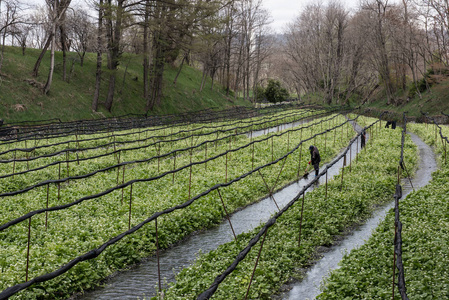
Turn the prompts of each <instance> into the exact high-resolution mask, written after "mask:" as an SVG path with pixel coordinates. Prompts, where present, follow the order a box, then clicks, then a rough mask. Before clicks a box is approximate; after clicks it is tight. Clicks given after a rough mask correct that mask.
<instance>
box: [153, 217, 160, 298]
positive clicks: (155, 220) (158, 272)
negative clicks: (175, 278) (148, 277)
mask: <svg viewBox="0 0 449 300" xmlns="http://www.w3.org/2000/svg"><path fill="white" fill-rule="evenodd" d="M154 225H155V227H156V258H157V277H158V282H159V293H161V292H162V283H161V267H160V264H159V236H158V231H157V218H156V219H154Z"/></svg>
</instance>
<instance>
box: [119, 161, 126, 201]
mask: <svg viewBox="0 0 449 300" xmlns="http://www.w3.org/2000/svg"><path fill="white" fill-rule="evenodd" d="M124 183H125V165H123V171H122V184H124ZM124 188H125V187H122V200H121V201H120V204H123V189H124Z"/></svg>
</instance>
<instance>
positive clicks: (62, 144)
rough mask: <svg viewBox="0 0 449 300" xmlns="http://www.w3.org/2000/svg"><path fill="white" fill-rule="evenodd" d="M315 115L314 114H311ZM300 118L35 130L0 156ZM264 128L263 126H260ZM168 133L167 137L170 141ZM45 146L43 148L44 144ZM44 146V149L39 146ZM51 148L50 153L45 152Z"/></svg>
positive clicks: (9, 144)
mask: <svg viewBox="0 0 449 300" xmlns="http://www.w3.org/2000/svg"><path fill="white" fill-rule="evenodd" d="M309 111H312V110H309ZM306 112H307V111H302V112H301V111H300V112H299V113H300V114H304V113H306ZM294 114H298V110H297V109H295V110H287V111H285V112H275V111H273V112H272V113H270V114H265V115H260V116H252V117H248V118H240V119H239V120H235V121H226V122H214V123H210V122H207V123H203V122H200V121H198V122H195V123H186V124H170V125H163V126H154V127H147V128H141V127H135V128H134V127H133V128H128V129H126V130H121V131H108V132H99V133H93V134H82V133H76V132H75V133H73V134H68V135H63V136H55V137H51V136H43V137H38V134H37V133H38V132H39V128H37V129H36V132H37V133H36V134H35V135H34V136H33V138H29V139H20V140H17V141H15V140H12V141H5V142H2V143H0V150H1V151H0V156H2V157H4V156H5V154H9V157H8V158H9V159H12V158H14V157H15V158H16V159H18V158H22V159H25V158H28V159H29V158H30V157H31V158H32V157H34V156H39V155H48V154H52V153H55V152H57V151H61V150H72V151H76V150H78V151H84V150H83V149H84V148H88V147H110V145H111V144H112V142H114V143H115V144H118V145H120V143H122V144H123V143H126V142H132V141H135V140H136V139H138V140H141V141H143V139H142V137H145V138H148V136H150V138H151V137H154V138H159V139H164V138H168V137H170V136H173V135H174V136H175V137H176V136H188V135H190V134H193V133H194V132H195V131H201V132H203V131H205V132H209V131H212V130H216V129H222V130H226V129H229V128H234V127H235V126H237V125H238V124H247V125H248V124H250V123H256V122H259V123H260V122H269V121H270V120H271V121H277V120H279V118H284V117H288V116H289V115H290V116H291V115H294ZM261 124H263V123H261ZM167 133H168V135H169V136H168V137H167ZM42 142H43V144H42ZM70 143H72V145H74V144H75V145H76V148H70ZM40 144H41V145H40ZM46 148H50V149H46Z"/></svg>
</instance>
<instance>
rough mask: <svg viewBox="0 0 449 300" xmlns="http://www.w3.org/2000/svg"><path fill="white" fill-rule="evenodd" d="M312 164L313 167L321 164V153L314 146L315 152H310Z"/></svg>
mask: <svg viewBox="0 0 449 300" xmlns="http://www.w3.org/2000/svg"><path fill="white" fill-rule="evenodd" d="M310 162H311V164H312V165H315V164H319V163H320V162H321V157H320V152H319V151H318V148H317V147H315V146H313V150H310Z"/></svg>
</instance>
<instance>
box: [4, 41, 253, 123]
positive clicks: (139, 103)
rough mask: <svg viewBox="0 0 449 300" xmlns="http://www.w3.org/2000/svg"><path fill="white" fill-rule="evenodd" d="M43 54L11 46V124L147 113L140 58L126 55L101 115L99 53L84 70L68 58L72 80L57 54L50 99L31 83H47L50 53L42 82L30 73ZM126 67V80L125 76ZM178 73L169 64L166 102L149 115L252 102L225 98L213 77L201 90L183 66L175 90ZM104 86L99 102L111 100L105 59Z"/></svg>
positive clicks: (7, 108)
mask: <svg viewBox="0 0 449 300" xmlns="http://www.w3.org/2000/svg"><path fill="white" fill-rule="evenodd" d="M39 54H40V50H38V49H27V50H26V55H25V56H23V55H22V52H21V49H20V48H18V47H6V49H5V54H4V61H3V66H2V69H1V72H0V118H2V119H4V120H5V121H6V122H17V121H26V120H42V119H51V118H59V119H61V120H63V121H70V120H78V119H93V118H101V117H111V116H119V115H125V114H129V113H138V114H141V113H144V112H145V104H146V103H145V99H144V98H143V80H142V73H143V69H142V61H143V58H142V56H141V55H135V54H128V53H124V54H123V57H122V60H121V64H120V66H119V69H118V71H117V78H116V92H115V96H114V102H113V105H112V112H111V113H109V112H108V111H106V110H105V109H104V107H103V106H102V105H101V104H100V105H99V109H98V112H93V111H92V110H91V102H92V98H93V93H94V86H95V66H96V54H95V53H87V54H86V57H85V61H84V65H83V66H81V65H80V63H79V60H78V56H77V54H76V53H68V54H67V74H68V73H69V72H70V68H71V66H72V61H74V60H75V64H74V71H73V74H72V75H69V76H70V82H69V83H68V82H66V81H63V80H62V53H61V52H57V53H56V59H55V63H56V67H55V72H54V76H53V84H52V86H51V89H50V92H49V94H48V95H43V94H42V90H41V89H39V88H37V87H35V86H33V85H31V84H29V81H30V80H34V81H36V82H37V83H39V84H41V85H44V84H45V82H46V81H47V76H48V71H49V64H50V54H49V53H46V54H45V57H44V59H43V61H42V64H41V67H40V69H39V75H38V76H37V78H33V77H32V75H31V73H32V70H33V67H34V64H35V62H36V60H37V58H38V56H39ZM125 69H126V76H124V75H125ZM177 71H178V69H177V67H175V66H170V65H167V66H166V68H165V73H164V84H163V95H164V97H163V100H162V103H161V105H160V106H159V107H155V109H154V110H153V111H151V112H149V114H159V115H160V114H175V113H180V112H186V111H198V110H202V109H206V108H219V109H220V108H221V109H223V108H226V107H229V106H242V105H244V106H248V105H250V103H249V102H248V101H243V100H235V99H231V98H228V97H226V96H225V92H224V89H223V87H221V86H220V85H219V84H217V82H215V84H214V88H213V89H211V79H210V78H207V81H206V83H205V85H204V88H203V91H202V92H200V91H199V88H200V84H201V76H202V73H201V72H200V71H198V70H196V69H194V68H192V67H190V66H186V65H184V67H183V69H182V72H181V74H180V76H179V78H178V81H177V84H176V86H175V85H174V84H173V80H174V78H175V76H176V73H177ZM102 79H103V80H102V83H101V92H100V103H101V102H104V101H105V99H106V93H107V89H108V84H109V73H108V70H107V69H106V56H104V57H103V78H102ZM18 105H23V106H24V107H25V109H24V110H23V111H18V110H17V109H16V107H17V106H18Z"/></svg>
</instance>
